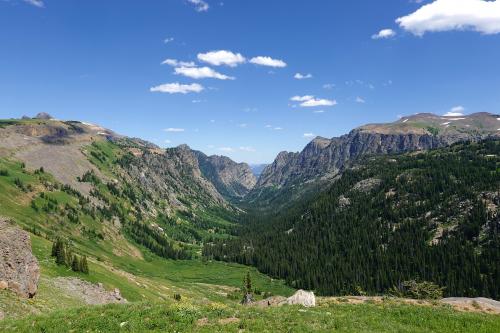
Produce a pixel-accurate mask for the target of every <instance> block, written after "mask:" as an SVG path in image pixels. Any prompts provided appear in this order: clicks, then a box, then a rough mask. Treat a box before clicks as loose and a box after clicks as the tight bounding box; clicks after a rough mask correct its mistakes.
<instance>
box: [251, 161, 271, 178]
mask: <svg viewBox="0 0 500 333" xmlns="http://www.w3.org/2000/svg"><path fill="white" fill-rule="evenodd" d="M268 165H269V164H250V169H252V172H253V174H254V175H255V177H257V178H258V177H259V176H260V175H261V173H262V171H264V169H265V168H266V167H267V166H268Z"/></svg>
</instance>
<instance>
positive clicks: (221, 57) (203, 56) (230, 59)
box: [198, 50, 246, 67]
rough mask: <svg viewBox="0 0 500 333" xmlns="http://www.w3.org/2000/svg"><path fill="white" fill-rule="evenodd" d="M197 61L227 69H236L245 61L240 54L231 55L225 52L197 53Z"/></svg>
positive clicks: (229, 52) (231, 53)
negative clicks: (227, 67)
mask: <svg viewBox="0 0 500 333" xmlns="http://www.w3.org/2000/svg"><path fill="white" fill-rule="evenodd" d="M198 60H200V61H203V62H206V63H209V64H210V65H214V66H221V65H226V66H229V67H236V66H238V65H239V64H242V63H244V62H245V61H246V59H245V57H244V56H242V55H241V54H240V53H233V52H231V51H227V50H218V51H210V52H207V53H198Z"/></svg>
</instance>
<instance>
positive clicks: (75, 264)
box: [71, 255, 81, 272]
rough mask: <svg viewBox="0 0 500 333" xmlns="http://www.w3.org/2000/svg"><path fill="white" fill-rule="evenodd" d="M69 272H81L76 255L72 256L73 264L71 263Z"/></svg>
mask: <svg viewBox="0 0 500 333" xmlns="http://www.w3.org/2000/svg"><path fill="white" fill-rule="evenodd" d="M71 270H72V271H73V272H81V265H80V260H78V257H77V256H76V255H73V262H72V263H71Z"/></svg>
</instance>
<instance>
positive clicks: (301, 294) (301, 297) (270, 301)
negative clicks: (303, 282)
mask: <svg viewBox="0 0 500 333" xmlns="http://www.w3.org/2000/svg"><path fill="white" fill-rule="evenodd" d="M244 304H246V305H250V306H257V307H264V308H265V307H271V306H282V305H286V304H288V305H302V306H305V307H314V306H316V296H314V293H313V292H312V291H305V290H302V289H300V290H297V291H296V292H295V294H293V295H292V296H290V297H288V298H286V297H283V296H272V297H268V298H266V299H263V300H260V301H256V302H253V301H251V302H247V303H244Z"/></svg>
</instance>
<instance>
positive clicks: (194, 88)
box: [150, 82, 205, 94]
mask: <svg viewBox="0 0 500 333" xmlns="http://www.w3.org/2000/svg"><path fill="white" fill-rule="evenodd" d="M203 89H205V88H203V86H202V85H200V84H198V83H192V84H180V83H177V82H175V83H165V84H161V85H159V86H156V87H152V88H151V89H150V91H151V92H161V93H167V94H187V93H191V92H194V93H199V92H201V91H202V90H203Z"/></svg>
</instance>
